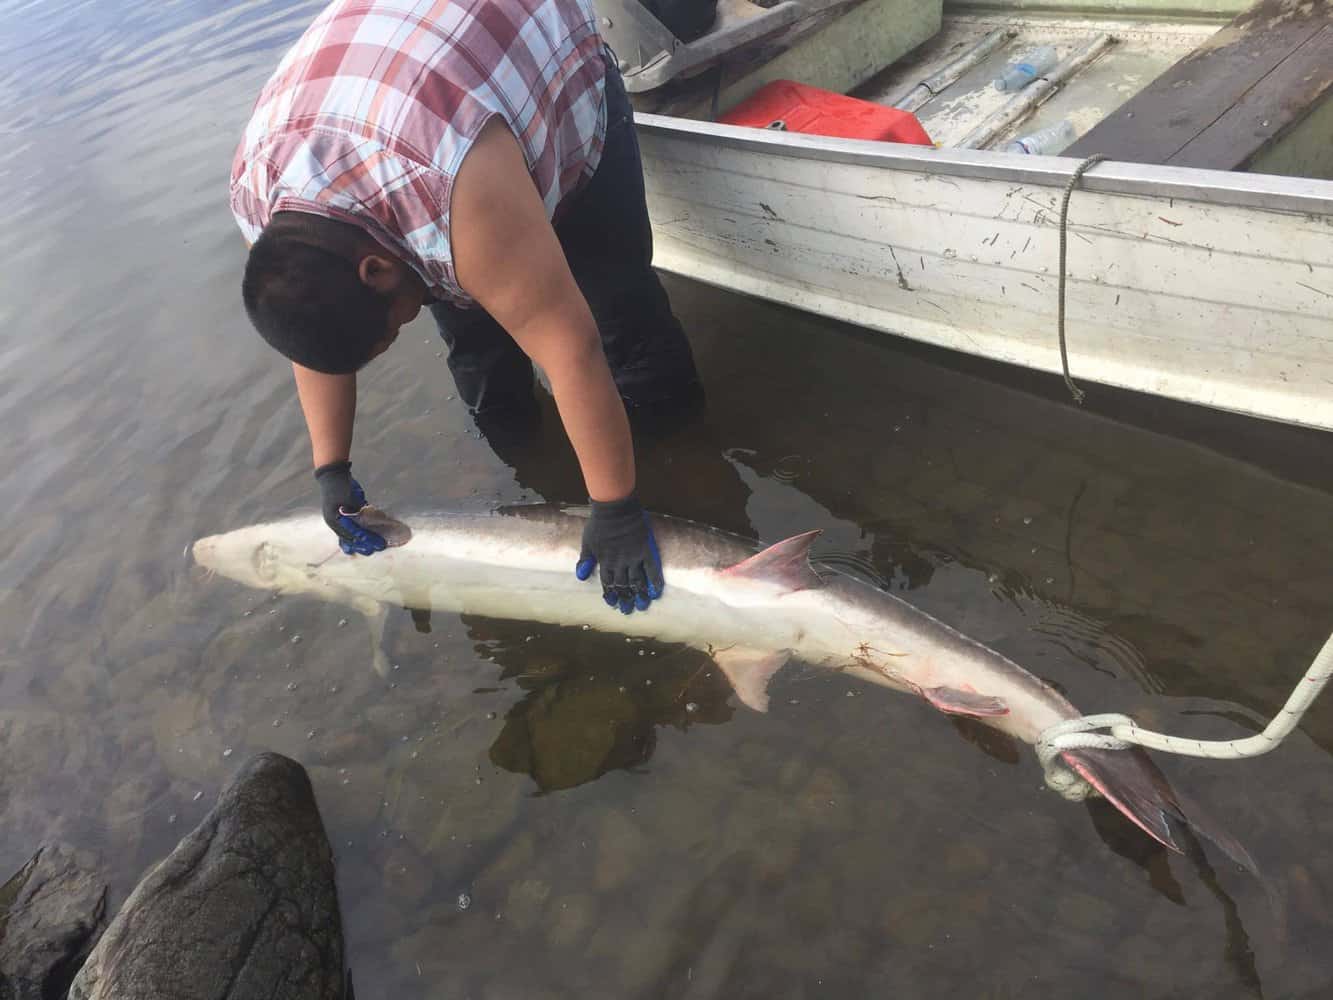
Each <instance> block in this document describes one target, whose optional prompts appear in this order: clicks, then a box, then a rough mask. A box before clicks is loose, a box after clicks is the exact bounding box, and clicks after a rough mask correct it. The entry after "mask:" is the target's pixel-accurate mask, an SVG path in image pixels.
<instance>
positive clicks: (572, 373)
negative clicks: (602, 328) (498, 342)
mask: <svg viewBox="0 0 1333 1000" xmlns="http://www.w3.org/2000/svg"><path fill="white" fill-rule="evenodd" d="M533 360H534V361H536V362H537V364H538V365H540V366H541V368H542V369H543V370H544V371H545V372H546V375H547V377H548V378H550V379H551V381H552V382H553V383H559V382H564V381H567V380H577V379H580V378H586V377H587V376H588V374H589V373H593V372H597V371H599V370H601V369H605V368H606V354H605V352H604V351H603V349H602V338H601V337H600V336H599V335H598V332H597V325H596V323H594V322H592V318H591V317H590V316H589V317H587V318H586V319H580V318H577V317H571V318H570V319H569V320H567V321H566V322H562V323H559V324H558V325H554V326H553V329H552V331H551V333H550V335H548V336H547V337H545V338H543V343H542V345H541V351H540V353H539V355H538V356H536V357H534V358H533Z"/></svg>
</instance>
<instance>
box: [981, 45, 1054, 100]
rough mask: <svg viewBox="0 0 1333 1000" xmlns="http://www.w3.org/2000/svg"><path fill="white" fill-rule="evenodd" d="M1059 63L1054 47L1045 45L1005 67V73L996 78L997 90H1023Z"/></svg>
mask: <svg viewBox="0 0 1333 1000" xmlns="http://www.w3.org/2000/svg"><path fill="white" fill-rule="evenodd" d="M1059 61H1060V57H1059V56H1058V55H1056V52H1055V49H1054V47H1053V46H1050V45H1043V46H1041V47H1040V48H1037V49H1033V50H1032V51H1031V52H1029V53H1028V54H1027V55H1026V56H1024V57H1023V58H1022V59H1019V60H1018V61H1017V62H1012V63H1010V64H1009V65H1008V66H1006V67H1005V69H1004V72H1003V73H1001V74H1000V75H999V76H997V77H996V78H995V89H996V90H1000V91H1005V90H1022V89H1023V88H1024V87H1026V86H1027V85H1028V84H1029V83H1031V82H1032V81H1033V80H1035V79H1036V78H1037V77H1039V76H1041V75H1042V74H1043V73H1045V72H1046V71H1047V70H1048V69H1050V68H1051V67H1052V66H1054V65H1055V64H1056V63H1057V62H1059Z"/></svg>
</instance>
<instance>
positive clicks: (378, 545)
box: [315, 462, 388, 556]
mask: <svg viewBox="0 0 1333 1000" xmlns="http://www.w3.org/2000/svg"><path fill="white" fill-rule="evenodd" d="M315 481H316V482H318V483H319V492H320V497H321V505H322V506H323V508H324V523H325V524H327V525H328V526H329V527H330V528H332V529H333V533H334V534H335V535H337V536H338V545H339V546H340V547H341V548H342V550H343V551H344V552H346V553H347V554H348V555H353V554H355V555H361V556H368V555H373V554H374V553H376V552H382V551H384V549H385V547H386V545H387V544H388V543H386V542H385V541H384V538H383V536H381V535H378V534H376V533H375V532H373V531H371V530H369V529H368V528H363V527H361V525H360V524H358V523H357V521H356V515H358V514H360V513H361V510H362V508H364V507H365V506H366V491H365V490H363V489H362V488H361V484H360V483H358V482H357V481H356V480H355V479H353V478H352V463H351V462H330V463H329V464H328V465H321V466H320V467H319V468H318V469H316V470H315Z"/></svg>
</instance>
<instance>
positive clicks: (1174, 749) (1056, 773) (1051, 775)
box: [1037, 635, 1333, 801]
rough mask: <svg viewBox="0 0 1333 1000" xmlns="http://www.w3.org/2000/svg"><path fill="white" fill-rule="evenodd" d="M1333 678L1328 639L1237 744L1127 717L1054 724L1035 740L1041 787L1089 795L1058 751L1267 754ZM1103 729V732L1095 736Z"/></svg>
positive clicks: (1332, 647)
mask: <svg viewBox="0 0 1333 1000" xmlns="http://www.w3.org/2000/svg"><path fill="white" fill-rule="evenodd" d="M1330 677H1333V635H1330V636H1329V637H1328V641H1327V642H1325V643H1324V645H1323V648H1322V649H1320V650H1319V652H1318V653H1317V654H1315V658H1314V662H1313V663H1311V664H1310V669H1309V670H1307V671H1306V672H1305V676H1304V677H1303V678H1301V681H1300V683H1299V684H1297V685H1296V689H1295V690H1294V691H1292V692H1291V697H1289V698H1288V699H1287V703H1286V704H1285V705H1283V706H1282V711H1280V712H1278V713H1277V715H1275V716H1273V720H1272V721H1271V722H1270V723H1269V724H1268V725H1267V726H1266V727H1265V728H1264V731H1263V732H1261V733H1255V734H1254V735H1253V736H1247V737H1245V738H1244V739H1239V740H1191V739H1185V738H1182V737H1180V736H1167V735H1166V734H1165V733H1157V732H1153V731H1152V730H1151V729H1140V728H1139V727H1138V726H1137V725H1136V724H1135V722H1134V720H1133V719H1131V718H1130V717H1129V716H1127V715H1114V714H1112V715H1085V716H1082V717H1080V718H1077V719H1068V720H1066V721H1064V722H1057V723H1056V724H1055V725H1053V726H1051V727H1050V728H1048V729H1047V730H1046V731H1045V732H1043V733H1042V734H1041V736H1040V737H1039V738H1038V740H1037V759H1038V760H1040V761H1041V767H1042V770H1043V771H1045V772H1046V784H1047V786H1049V787H1050V788H1052V789H1054V790H1055V791H1057V792H1059V793H1060V794H1061V795H1063V796H1064V797H1065V798H1067V799H1073V800H1074V801H1081V800H1082V799H1085V798H1087V796H1088V795H1090V794H1091V793H1092V788H1091V787H1090V786H1089V785H1088V783H1087V782H1086V781H1085V780H1084V779H1083V778H1082V777H1081V776H1079V775H1078V774H1075V773H1074V772H1073V771H1072V770H1071V769H1070V768H1069V767H1068V766H1066V765H1065V764H1064V762H1063V761H1061V760H1060V752H1061V751H1063V750H1086V749H1096V750H1125V749H1127V748H1128V747H1130V746H1131V745H1133V746H1141V747H1147V748H1148V749H1150V750H1162V751H1164V752H1166V753H1174V754H1181V755H1183V756H1187V757H1209V758H1211V759H1213V760H1240V759H1242V758H1244V757H1258V756H1259V755H1260V754H1265V753H1268V751H1270V750H1272V749H1274V748H1275V747H1276V746H1277V745H1278V744H1280V743H1281V742H1282V741H1283V740H1284V739H1286V738H1287V736H1289V735H1290V734H1291V731H1292V730H1293V729H1295V728H1296V726H1297V725H1298V724H1299V723H1300V721H1301V716H1303V715H1304V714H1305V713H1306V711H1307V710H1308V709H1309V707H1310V706H1311V705H1313V704H1314V700H1315V699H1316V698H1318V697H1319V692H1321V691H1322V690H1324V685H1325V684H1327V683H1328V681H1329V678H1330ZM1098 729H1105V730H1107V732H1105V733H1099V732H1095V730H1098Z"/></svg>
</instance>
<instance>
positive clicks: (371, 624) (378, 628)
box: [351, 597, 389, 679]
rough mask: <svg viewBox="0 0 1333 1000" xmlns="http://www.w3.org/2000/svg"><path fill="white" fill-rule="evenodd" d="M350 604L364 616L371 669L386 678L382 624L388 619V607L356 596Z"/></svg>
mask: <svg viewBox="0 0 1333 1000" xmlns="http://www.w3.org/2000/svg"><path fill="white" fill-rule="evenodd" d="M351 604H352V607H354V608H356V610H357V611H360V612H361V613H362V614H363V615H365V616H366V627H367V628H368V629H369V630H370V666H371V669H372V670H374V671H375V673H376V674H378V675H379V676H380V677H383V678H385V679H388V676H389V658H388V657H387V656H385V655H384V626H385V623H386V622H387V621H388V620H389V609H388V608H386V607H385V606H384V605H383V604H380V603H379V601H372V600H371V599H370V598H368V597H359V598H356V599H355V600H353V601H352V602H351Z"/></svg>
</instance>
